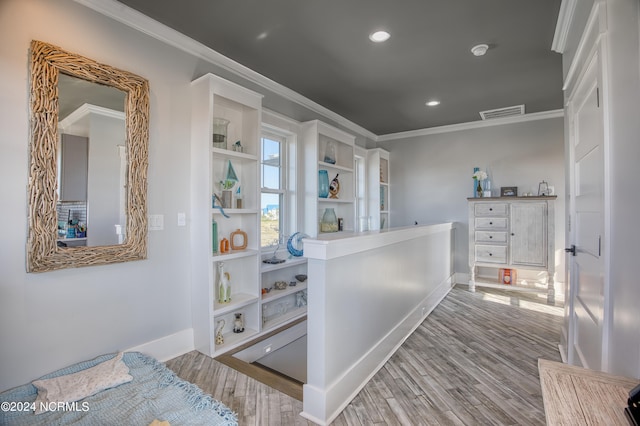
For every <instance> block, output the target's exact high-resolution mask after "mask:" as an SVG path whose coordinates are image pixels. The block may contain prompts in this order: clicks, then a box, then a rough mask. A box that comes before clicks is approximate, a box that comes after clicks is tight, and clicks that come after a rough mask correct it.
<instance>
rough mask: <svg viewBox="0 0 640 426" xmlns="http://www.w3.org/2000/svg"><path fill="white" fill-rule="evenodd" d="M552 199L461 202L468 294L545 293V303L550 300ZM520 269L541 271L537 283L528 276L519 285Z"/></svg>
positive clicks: (553, 236) (552, 231) (552, 226)
mask: <svg viewBox="0 0 640 426" xmlns="http://www.w3.org/2000/svg"><path fill="white" fill-rule="evenodd" d="M555 199H556V197H555V196H545V197H509V198H508V199H504V200H499V199H496V198H493V199H484V200H479V199H477V198H468V199H467V200H468V203H469V270H470V279H469V290H471V291H475V287H476V285H478V286H489V287H499V288H510V289H514V290H530V291H537V292H543V291H546V293H547V300H548V301H550V302H551V301H553V300H554V295H555V289H554V277H553V274H554V267H555V262H554V240H555V227H554V202H555ZM507 271H508V272H507ZM526 271H540V272H545V275H544V277H543V278H542V280H543V281H540V278H539V277H534V278H532V279H528V280H526V282H525V279H524V278H523V276H524V275H525V272H526ZM518 278H519V280H518ZM505 284H506V285H505ZM507 285H508V287H507Z"/></svg>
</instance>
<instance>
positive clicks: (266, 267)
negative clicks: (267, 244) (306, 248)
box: [260, 257, 307, 273]
mask: <svg viewBox="0 0 640 426" xmlns="http://www.w3.org/2000/svg"><path fill="white" fill-rule="evenodd" d="M306 263H307V258H306V257H294V258H292V259H286V260H285V261H284V262H282V263H275V264H270V263H262V266H261V267H260V272H262V273H265V272H270V271H277V270H278V269H284V268H289V267H291V266H296V265H302V264H306Z"/></svg>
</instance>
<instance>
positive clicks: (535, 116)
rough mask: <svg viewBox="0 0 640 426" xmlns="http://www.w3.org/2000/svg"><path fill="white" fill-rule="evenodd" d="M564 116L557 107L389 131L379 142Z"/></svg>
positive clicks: (380, 137)
mask: <svg viewBox="0 0 640 426" xmlns="http://www.w3.org/2000/svg"><path fill="white" fill-rule="evenodd" d="M558 117H564V110H562V109H556V110H551V111H543V112H535V113H532V114H524V115H520V116H517V117H505V118H495V119H491V120H486V121H470V122H468V123H460V124H451V125H448V126H439V127H429V128H426V129H419V130H410V131H408V132H399V133H389V134H386V135H380V136H378V138H377V140H376V141H377V142H386V141H393V140H398V139H408V138H413V137H417V136H427V135H436V134H439V133H450V132H458V131H461V130H471V129H480V128H483V127H492V126H502V125H505V124H513V123H523V122H527V121H536V120H547V119H550V118H558Z"/></svg>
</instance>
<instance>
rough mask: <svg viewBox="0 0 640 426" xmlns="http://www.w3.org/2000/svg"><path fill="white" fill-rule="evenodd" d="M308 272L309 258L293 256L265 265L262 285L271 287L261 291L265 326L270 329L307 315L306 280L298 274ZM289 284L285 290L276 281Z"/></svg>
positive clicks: (263, 325)
mask: <svg viewBox="0 0 640 426" xmlns="http://www.w3.org/2000/svg"><path fill="white" fill-rule="evenodd" d="M306 273H307V259H306V258H303V257H292V258H290V259H287V260H286V261H285V262H283V263H278V264H275V265H270V264H263V266H262V269H261V274H260V275H261V282H262V288H265V289H270V290H269V292H268V293H263V294H262V300H261V305H262V328H263V330H264V331H269V330H271V329H274V328H276V327H279V326H281V325H284V324H286V323H289V322H292V321H295V320H297V319H298V318H301V317H303V316H305V315H306V314H307V302H306V301H307V281H303V282H300V281H298V280H297V279H296V278H295V276H296V275H300V274H306ZM277 281H284V282H285V283H287V284H295V285H288V286H287V287H286V288H285V289H283V290H278V289H276V288H275V287H274V284H275V282H277Z"/></svg>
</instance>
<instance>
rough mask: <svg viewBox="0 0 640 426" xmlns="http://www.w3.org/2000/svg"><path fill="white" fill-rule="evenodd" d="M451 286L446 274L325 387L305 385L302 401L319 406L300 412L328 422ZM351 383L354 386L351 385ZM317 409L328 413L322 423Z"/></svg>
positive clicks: (451, 277)
mask: <svg viewBox="0 0 640 426" xmlns="http://www.w3.org/2000/svg"><path fill="white" fill-rule="evenodd" d="M453 285H454V282H453V276H450V277H449V278H447V279H446V280H445V281H444V282H442V283H441V284H440V285H439V286H438V287H436V288H435V289H434V290H433V291H432V292H431V294H429V295H428V296H427V297H425V298H424V299H423V300H422V301H421V303H419V304H418V305H417V306H416V307H415V308H414V309H413V311H411V312H410V313H409V314H408V315H407V316H406V317H405V318H404V320H402V321H401V322H400V323H398V325H396V327H394V329H393V330H391V331H390V332H389V333H388V334H387V335H386V336H384V337H383V338H382V339H380V341H379V342H378V343H377V344H376V345H375V346H374V347H372V348H371V349H370V350H369V351H368V352H367V353H366V354H365V355H363V356H362V358H360V359H359V360H358V361H357V362H356V363H354V364H353V365H352V366H351V368H350V369H349V370H348V371H346V372H345V373H344V374H343V375H342V377H340V379H338V380H337V381H336V382H335V383H334V384H333V385H332V386H331V387H330V388H329V389H326V390H322V389H318V388H316V387H313V386H310V385H307V384H305V385H304V394H305V401H316V402H317V403H319V404H320V405H321V407H320V406H316V407H308V408H310V409H308V410H307V409H305V410H304V411H303V412H302V413H300V415H301V416H302V417H304V418H306V419H308V420H310V421H312V422H314V423H317V424H319V425H328V424H330V423H331V422H332V421H333V420H335V418H336V417H338V415H339V414H340V413H341V412H342V410H344V408H345V407H346V406H347V405H348V404H349V403H350V402H351V400H352V399H353V398H355V396H356V395H357V394H358V392H360V391H361V390H362V388H363V387H364V386H365V385H366V384H367V382H369V380H371V378H372V377H373V376H374V375H375V374H376V373H377V372H378V370H380V369H381V368H382V367H383V366H384V364H385V363H386V362H387V361H388V360H389V358H391V356H392V355H393V354H394V353H395V352H396V351H397V350H398V348H400V346H401V345H402V344H403V343H404V342H405V340H407V338H408V337H409V336H410V335H411V333H413V332H414V331H415V329H416V328H418V326H419V325H420V324H422V322H423V321H424V319H425V318H426V317H427V316H428V315H429V314H430V313H431V311H433V309H434V308H435V307H436V306H438V304H439V303H440V302H441V301H442V299H444V298H445V296H446V295H447V294H449V292H450V291H451V288H452V287H453ZM354 383H356V384H357V385H355V386H354ZM317 412H330V413H331V414H330V415H329V416H327V420H326V421H324V422H323V421H321V420H320V419H319V418H317V416H314V415H313V414H311V413H317Z"/></svg>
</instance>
